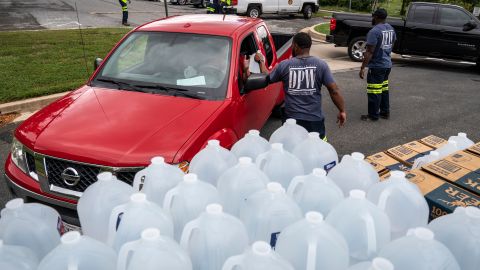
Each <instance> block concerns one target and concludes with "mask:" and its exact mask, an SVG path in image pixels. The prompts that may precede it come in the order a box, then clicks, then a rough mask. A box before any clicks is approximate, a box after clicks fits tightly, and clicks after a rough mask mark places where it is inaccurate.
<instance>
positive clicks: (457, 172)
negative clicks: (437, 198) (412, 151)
mask: <svg viewBox="0 0 480 270" xmlns="http://www.w3.org/2000/svg"><path fill="white" fill-rule="evenodd" d="M422 168H423V169H424V170H426V171H428V172H429V173H431V174H434V175H436V176H438V177H440V178H442V179H444V180H447V181H448V182H451V183H453V184H455V185H457V186H459V187H462V188H464V189H466V190H468V191H470V192H472V193H474V194H477V195H480V174H477V173H474V172H472V171H470V170H467V169H465V168H463V167H462V166H460V165H458V164H456V163H453V162H451V161H448V160H445V159H441V160H437V161H435V162H433V163H429V164H426V165H424V166H422Z"/></svg>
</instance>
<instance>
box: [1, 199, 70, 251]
mask: <svg viewBox="0 0 480 270" xmlns="http://www.w3.org/2000/svg"><path fill="white" fill-rule="evenodd" d="M1 215H2V217H1V218H0V239H2V240H3V243H4V244H6V245H14V246H23V247H26V248H29V249H30V250H32V251H33V252H34V253H35V254H36V256H37V258H38V259H41V258H43V257H44V256H45V255H47V253H48V252H50V251H51V250H52V249H53V248H55V247H56V246H57V245H58V244H59V243H60V233H61V232H62V231H63V222H62V219H61V218H60V215H59V214H58V212H57V211H56V210H55V209H53V208H51V207H49V206H46V205H43V204H39V203H24V201H23V199H13V200H10V201H9V202H7V204H6V205H5V208H4V209H3V210H2V213H1Z"/></svg>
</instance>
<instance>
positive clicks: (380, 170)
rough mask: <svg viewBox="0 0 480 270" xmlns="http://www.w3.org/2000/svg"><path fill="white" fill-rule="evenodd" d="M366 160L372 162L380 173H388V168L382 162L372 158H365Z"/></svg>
mask: <svg viewBox="0 0 480 270" xmlns="http://www.w3.org/2000/svg"><path fill="white" fill-rule="evenodd" d="M365 161H367V162H368V163H370V164H371V165H372V166H373V167H374V168H375V170H376V171H377V173H378V175H384V174H386V173H388V169H387V168H386V167H385V166H382V165H380V164H378V163H377V162H375V161H372V160H370V159H368V158H367V159H365Z"/></svg>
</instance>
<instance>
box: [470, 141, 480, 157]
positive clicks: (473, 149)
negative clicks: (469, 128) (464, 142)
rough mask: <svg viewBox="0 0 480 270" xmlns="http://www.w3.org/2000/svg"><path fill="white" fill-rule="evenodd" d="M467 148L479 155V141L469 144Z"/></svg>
mask: <svg viewBox="0 0 480 270" xmlns="http://www.w3.org/2000/svg"><path fill="white" fill-rule="evenodd" d="M467 150H468V151H469V152H471V153H474V154H475V155H477V156H480V142H479V143H477V144H474V145H472V146H470V147H469V148H468V149H467Z"/></svg>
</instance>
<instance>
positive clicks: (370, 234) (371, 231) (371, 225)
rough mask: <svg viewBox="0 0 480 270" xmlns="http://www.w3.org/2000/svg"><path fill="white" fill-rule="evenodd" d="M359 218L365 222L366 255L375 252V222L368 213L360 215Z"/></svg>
mask: <svg viewBox="0 0 480 270" xmlns="http://www.w3.org/2000/svg"><path fill="white" fill-rule="evenodd" d="M361 219H362V220H363V222H365V227H366V229H367V253H368V256H371V255H372V254H375V253H376V252H377V235H376V233H375V222H374V221H373V217H372V215H370V214H368V213H367V214H363V215H361Z"/></svg>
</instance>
